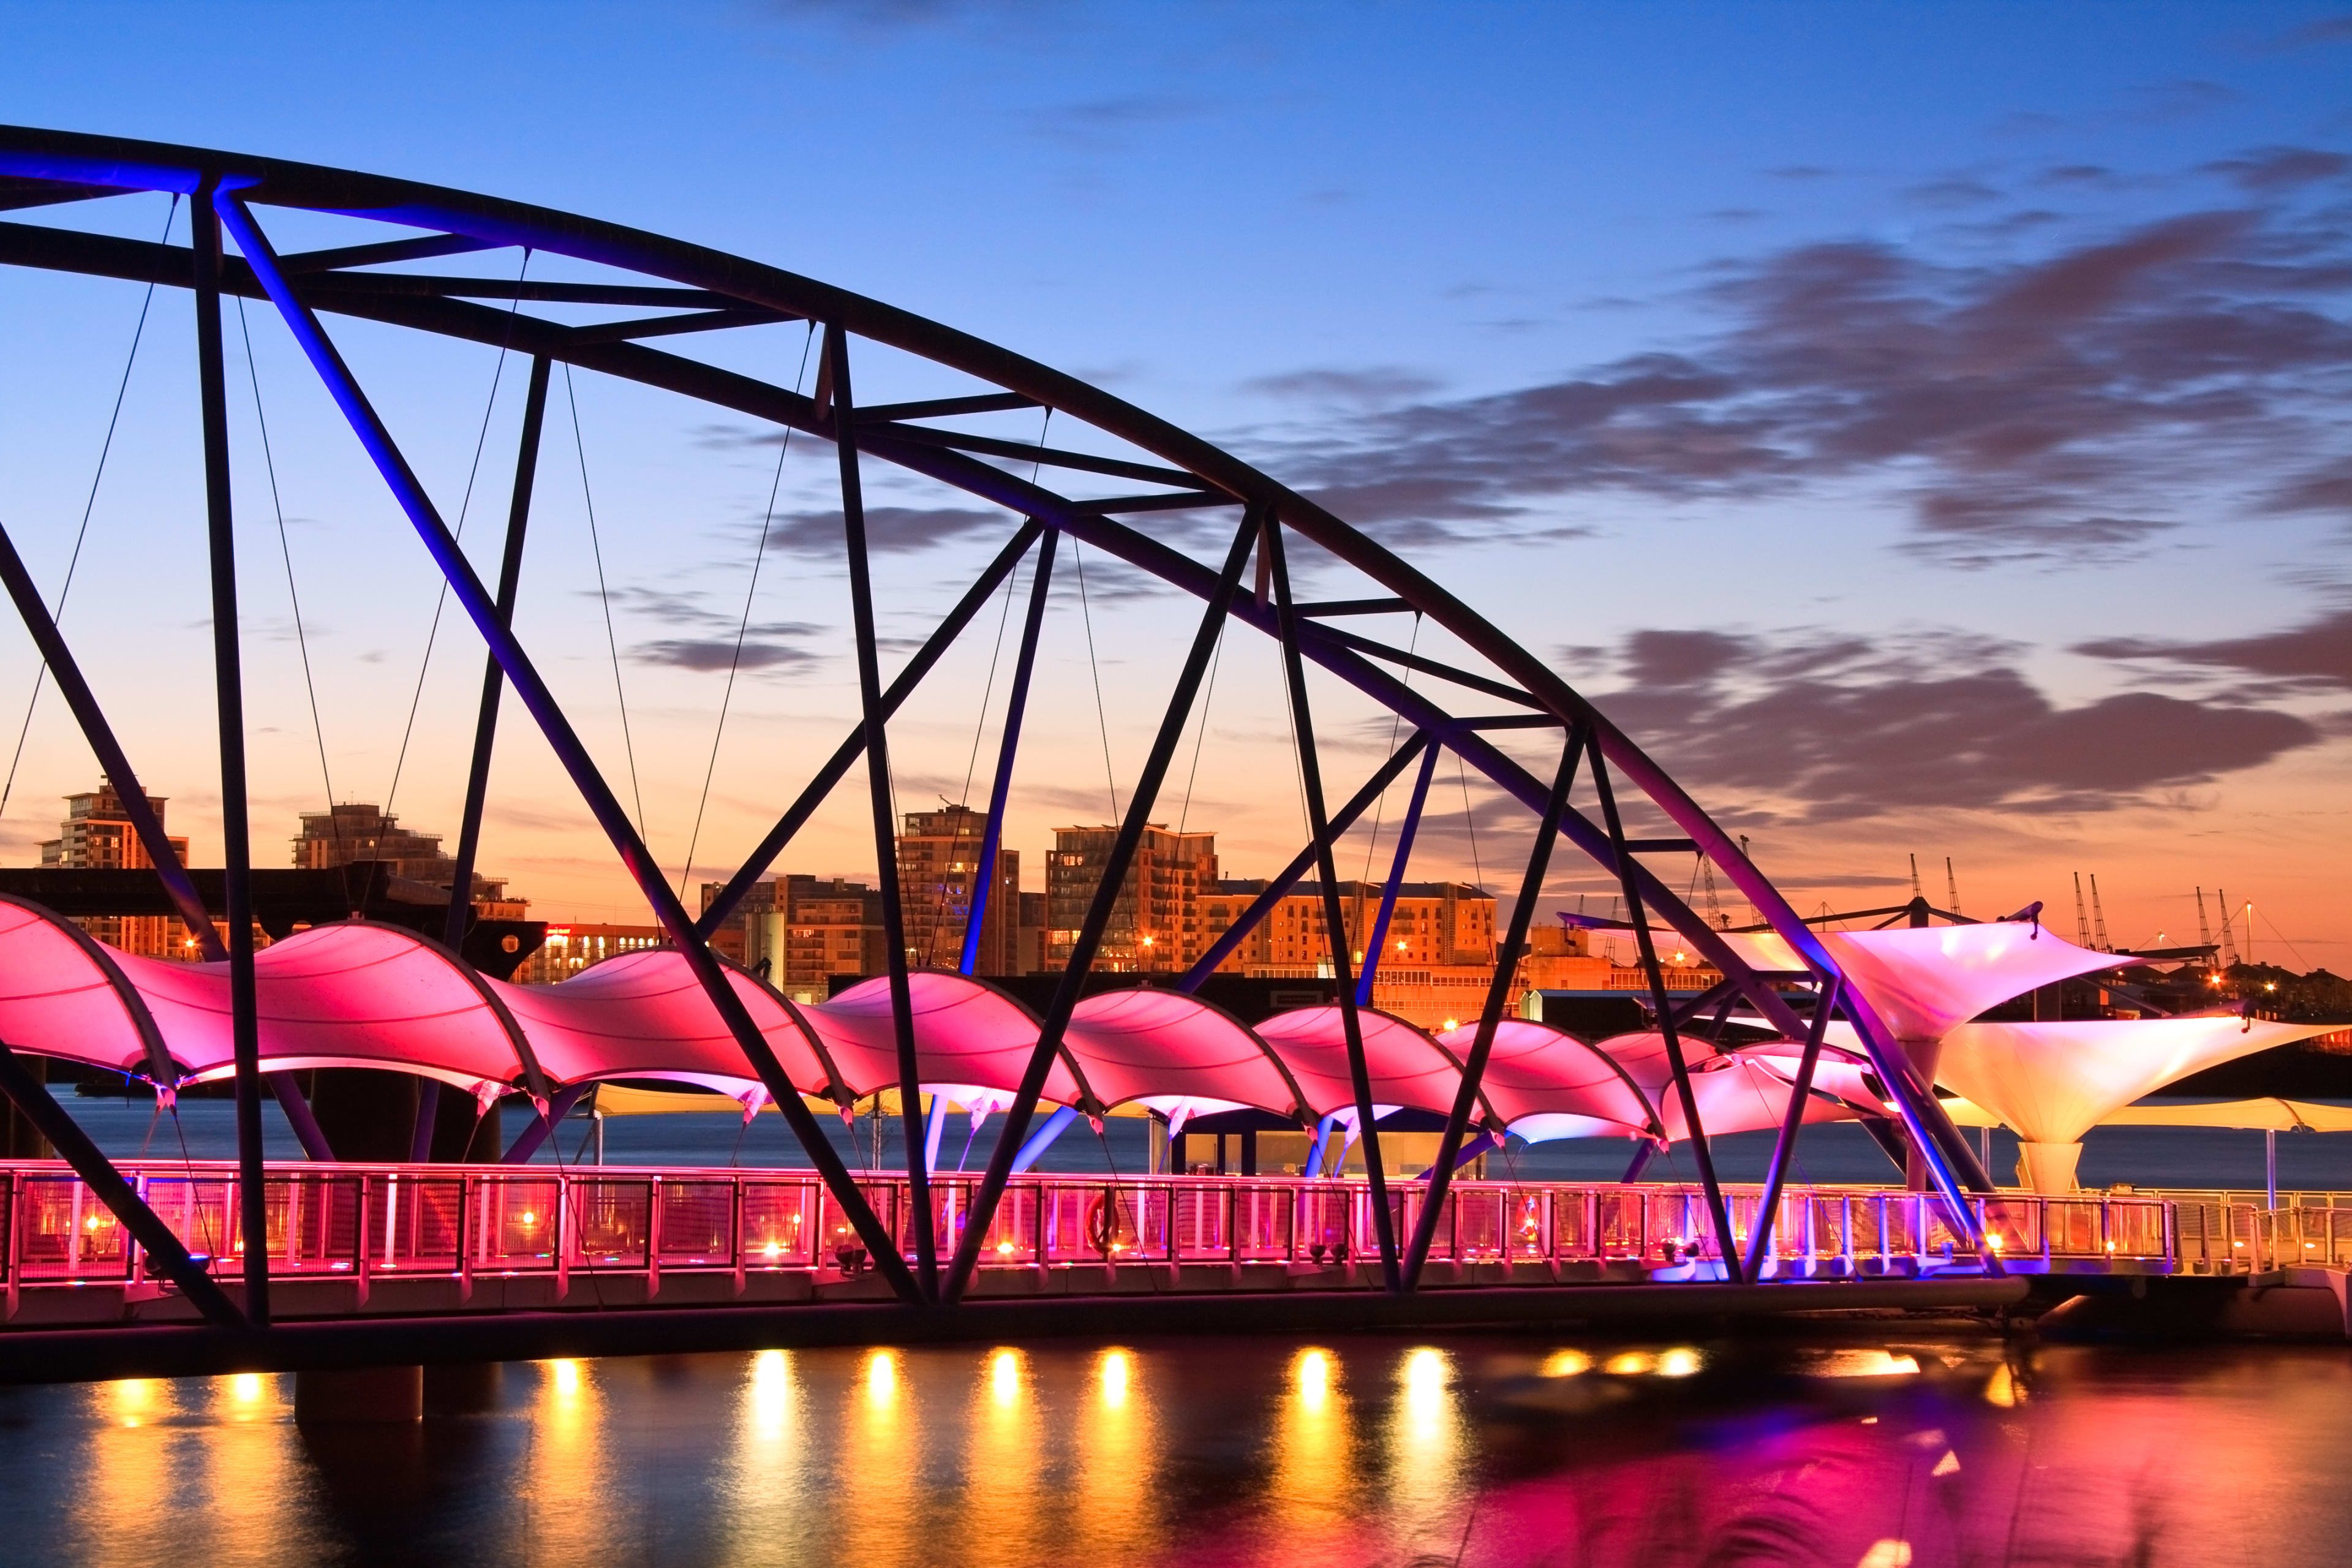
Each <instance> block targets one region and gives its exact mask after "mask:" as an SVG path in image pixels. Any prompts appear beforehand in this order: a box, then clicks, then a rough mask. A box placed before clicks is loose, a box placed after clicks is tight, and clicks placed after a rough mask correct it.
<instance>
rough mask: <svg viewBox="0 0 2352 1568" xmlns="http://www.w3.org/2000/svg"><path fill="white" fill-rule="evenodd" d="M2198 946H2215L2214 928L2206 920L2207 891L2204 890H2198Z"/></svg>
mask: <svg viewBox="0 0 2352 1568" xmlns="http://www.w3.org/2000/svg"><path fill="white" fill-rule="evenodd" d="M2197 944H2198V945H2199V946H2200V947H2210V946H2212V945H2213V928H2212V927H2211V926H2210V925H2209V924H2207V923H2206V920H2205V889H2202V888H2200V889H2197Z"/></svg>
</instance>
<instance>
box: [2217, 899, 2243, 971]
mask: <svg viewBox="0 0 2352 1568" xmlns="http://www.w3.org/2000/svg"><path fill="white" fill-rule="evenodd" d="M2213 901H2214V902H2215V903H2216V904H2218V905H2220V906H2221V967H2222V968H2224V969H2235V968H2237V967H2238V943H2237V939H2236V938H2234V937H2233V936H2231V934H2230V895H2229V893H2228V891H2227V890H2225V889H2221V888H2216V889H2213Z"/></svg>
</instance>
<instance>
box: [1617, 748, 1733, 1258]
mask: <svg viewBox="0 0 2352 1568" xmlns="http://www.w3.org/2000/svg"><path fill="white" fill-rule="evenodd" d="M1587 744H1588V747H1589V749H1590V750H1591V752H1592V786H1593V788H1594V789H1595V790H1596V791H1597V792H1599V794H1600V796H1601V820H1602V822H1604V823H1605V824H1606V825H1607V826H1608V830H1609V844H1610V847H1611V848H1612V850H1613V851H1614V852H1615V858H1616V861H1617V879H1618V881H1619V882H1620V883H1621V884H1622V886H1623V888H1624V889H1625V918H1626V920H1627V921H1628V922H1629V923H1630V924H1631V925H1632V926H1633V943H1634V946H1635V947H1637V948H1638V949H1639V950H1640V951H1641V954H1642V968H1643V972H1644V973H1646V974H1647V975H1648V977H1649V981H1650V996H1651V999H1652V1002H1653V1004H1654V1005H1655V1006H1656V1008H1657V1013H1658V1033H1659V1034H1660V1035H1661V1036H1662V1037H1664V1040H1665V1043H1666V1066H1667V1068H1669V1069H1670V1070H1671V1071H1672V1072H1673V1073H1674V1078H1675V1098H1676V1099H1678V1100H1681V1101H1682V1107H1683V1130H1684V1131H1685V1132H1687V1133H1688V1134H1689V1135H1690V1141H1691V1160H1692V1163H1695V1164H1696V1165H1697V1166H1698V1180H1699V1185H1700V1186H1702V1187H1704V1188H1705V1189H1706V1211H1707V1218H1708V1219H1709V1221H1711V1222H1712V1223H1713V1225H1714V1226H1715V1244H1716V1251H1717V1253H1718V1254H1719V1255H1721V1257H1722V1258H1723V1273H1724V1278H1726V1279H1728V1280H1729V1281H1730V1282H1731V1283H1732V1284H1734V1285H1738V1284H1740V1283H1742V1282H1743V1281H1744V1280H1745V1279H1746V1278H1747V1275H1746V1271H1745V1270H1744V1269H1743V1268H1741V1267H1740V1259H1739V1241H1738V1237H1735V1236H1734V1235H1733V1234H1732V1230H1731V1211H1730V1209H1729V1207H1728V1206H1727V1205H1725V1203H1724V1201H1723V1185H1722V1184H1721V1183H1719V1182H1718V1181H1717V1180H1716V1175H1715V1154H1714V1152H1713V1151H1712V1150H1710V1149H1708V1148H1707V1146H1706V1127H1705V1126H1704V1125H1702V1124H1701V1123H1700V1121H1699V1115H1698V1095H1697V1093H1696V1091H1695V1090H1694V1089H1692V1087H1691V1077H1690V1064H1689V1063H1687V1062H1685V1060H1684V1059H1683V1044H1682V1038H1681V1037H1680V1035H1679V1034H1678V1033H1677V1032H1676V1030H1675V1010H1674V1000H1673V998H1672V997H1671V996H1669V995H1668V994H1667V993H1666V975H1665V971H1664V968H1662V967H1661V966H1660V964H1659V963H1658V947H1657V942H1656V941H1655V940H1654V938H1653V937H1652V936H1651V934H1650V919H1649V916H1648V915H1647V914H1645V913H1644V912H1643V909H1642V890H1641V887H1640V879H1638V878H1637V877H1635V876H1634V875H1633V850H1632V849H1631V848H1630V847H1627V845H1626V843H1625V821H1624V818H1623V817H1622V816H1619V815H1618V812H1617V795H1616V792H1615V791H1613V790H1612V789H1611V788H1610V787H1609V763H1608V759H1607V758H1605V757H1604V756H1602V755H1601V741H1600V737H1599V736H1598V735H1594V736H1593V737H1592V738H1591V740H1590V741H1589V742H1587Z"/></svg>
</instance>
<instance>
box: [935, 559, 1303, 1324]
mask: <svg viewBox="0 0 2352 1568" xmlns="http://www.w3.org/2000/svg"><path fill="white" fill-rule="evenodd" d="M1256 533H1257V520H1256V519H1255V518H1254V517H1244V519H1243V520H1242V526H1241V529H1240V530H1239V531H1237V532H1236V533H1235V534H1234V542H1233V548H1232V549H1231V550H1230V551H1229V552H1227V553H1226V556H1225V563H1224V569H1223V571H1222V572H1221V573H1220V574H1218V576H1217V586H1216V589H1215V591H1214V592H1213V593H1212V594H1211V595H1209V604H1208V608H1207V610H1206V611H1205V612H1204V613H1203V614H1202V616H1201V629H1200V630H1199V631H1198V632H1196V633H1194V634H1193V637H1192V651H1191V653H1189V654H1188V655H1187V656H1186V657H1185V659H1184V667H1183V668H1182V669H1181V671H1179V672H1178V674H1177V677H1176V689H1175V691H1174V692H1173V693H1171V695H1170V697H1169V699H1168V710H1167V712H1165V713H1164V714H1162V715H1161V716H1160V733H1159V735H1158V736H1157V737H1155V738H1154V739H1153V741H1152V742H1151V752H1150V755H1148V756H1147V757H1145V759H1144V762H1143V771H1142V773H1139V774H1138V775H1137V776H1136V780H1135V792H1134V794H1132V795H1129V797H1128V803H1127V816H1126V818H1125V819H1124V820H1123V821H1121V822H1120V823H1119V825H1118V837H1117V838H1115V839H1113V840H1112V841H1111V847H1110V853H1109V855H1108V856H1107V857H1105V858H1104V860H1103V868H1102V880H1101V881H1100V882H1099V883H1097V885H1096V888H1095V896H1094V901H1093V902H1092V903H1090V904H1089V905H1088V906H1087V918H1086V921H1085V923H1083V924H1082V925H1081V926H1079V928H1078V935H1077V940H1076V942H1073V943H1072V944H1071V946H1070V960H1069V963H1067V964H1066V965H1065V966H1064V967H1063V970H1062V978H1061V981H1060V983H1059V984H1056V985H1055V987H1054V999H1053V1001H1052V1002H1051V1003H1049V1004H1048V1005H1046V1008H1045V1020H1044V1022H1043V1023H1042V1024H1041V1025H1040V1026H1039V1028H1038V1031H1037V1044H1036V1047H1035V1048H1034V1049H1033V1050H1032V1051H1031V1052H1030V1053H1029V1062H1028V1065H1027V1066H1026V1067H1024V1068H1023V1069H1022V1073H1021V1087H1020V1088H1019V1089H1016V1090H1014V1092H1013V1103H1012V1104H1011V1105H1010V1106H1008V1107H1006V1108H1005V1112H1004V1124H1003V1126H1002V1127H1000V1128H998V1129H997V1132H996V1144H995V1147H994V1148H993V1149H992V1151H991V1152H990V1153H989V1156H988V1171H987V1173H986V1174H985V1175H983V1176H982V1177H981V1182H980V1190H979V1191H978V1192H977V1193H975V1194H973V1195H972V1200H971V1207H970V1208H969V1209H968V1210H967V1211H966V1213H965V1216H964V1228H963V1235H962V1237H961V1238H960V1239H959V1240H958V1241H957V1243H956V1250H955V1263H954V1265H953V1267H951V1268H950V1269H949V1271H948V1278H947V1281H946V1285H945V1288H944V1289H943V1290H942V1292H941V1300H946V1301H950V1302H953V1301H957V1300H961V1298H962V1296H963V1291H964V1287H965V1286H967V1285H969V1284H970V1283H971V1271H972V1269H973V1268H975V1267H976V1266H977V1265H978V1264H979V1262H980V1244H981V1242H982V1240H983V1239H984V1238H985V1237H987V1235H988V1227H989V1226H990V1225H991V1224H992V1222H993V1221H994V1220H995V1217H996V1205H997V1203H998V1201H999V1200H1000V1199H1002V1198H1003V1195H1004V1184H1005V1181H1006V1180H1007V1178H1009V1177H1010V1176H1011V1175H1012V1173H1013V1158H1014V1156H1015V1155H1016V1154H1017V1153H1018V1152H1020V1150H1021V1147H1022V1141H1023V1138H1024V1135H1025V1134H1026V1133H1027V1132H1028V1131H1029V1121H1030V1118H1031V1117H1033V1116H1034V1115H1035V1114H1036V1112H1037V1097H1038V1096H1039V1095H1040V1094H1042V1093H1044V1092H1045V1074H1046V1073H1047V1071H1048V1070H1050V1069H1051V1068H1052V1067H1053V1065H1054V1058H1055V1055H1056V1053H1058V1052H1059V1051H1060V1050H1061V1048H1062V1037H1063V1035H1064V1034H1065V1033H1066V1031H1067V1030H1068V1028H1069V1026H1070V1015H1071V1014H1072V1012H1074V1011H1075V1010H1076V1007H1077V1005H1078V994H1079V992H1080V991H1082V990H1083V989H1084V988H1085V985H1086V979H1087V973H1088V972H1089V971H1090V970H1091V969H1092V968H1093V967H1094V961H1095V953H1096V952H1097V949H1099V948H1100V947H1101V946H1102V939H1103V931H1104V930H1105V929H1106V928H1107V927H1108V926H1109V924H1110V917H1111V911H1112V910H1114V909H1116V908H1117V907H1118V900H1119V894H1120V892H1121V891H1122V890H1123V889H1124V888H1125V887H1126V885H1127V871H1128V868H1129V865H1131V864H1132V863H1133V861H1134V859H1135V847H1136V846H1137V845H1138V844H1139V843H1141V842H1142V839H1143V830H1144V828H1145V827H1146V826H1149V825H1150V818H1151V808H1152V805H1154V803H1156V802H1157V801H1158V799H1159V797H1160V783H1161V781H1163V780H1164V779H1165V778H1166V777H1167V776H1168V764H1169V763H1170V761H1171V759H1173V758H1174V756H1175V755H1176V746H1177V743H1178V742H1181V740H1182V739H1183V738H1184V727H1185V724H1186V721H1188V720H1190V719H1191V717H1192V701H1193V699H1194V698H1195V697H1196V696H1197V695H1198V694H1199V692H1200V689H1201V679H1202V676H1204V675H1205V674H1207V673H1208V668H1209V656H1210V655H1211V654H1212V653H1213V652H1214V651H1215V650H1216V647H1217V637H1218V634H1219V633H1221V632H1222V631H1223V630H1224V624H1225V612H1226V611H1227V609H1229V608H1230V607H1231V605H1232V604H1233V600H1234V594H1235V592H1236V591H1237V590H1238V589H1239V588H1240V586H1241V580H1242V567H1243V566H1244V565H1245V564H1246V563H1248V561H1249V555H1250V544H1251V542H1252V541H1253V539H1255V537H1256Z"/></svg>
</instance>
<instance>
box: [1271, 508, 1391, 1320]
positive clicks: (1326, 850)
mask: <svg viewBox="0 0 2352 1568" xmlns="http://www.w3.org/2000/svg"><path fill="white" fill-rule="evenodd" d="M1259 528H1260V530H1261V532H1260V535H1259V542H1258V549H1259V550H1260V552H1262V558H1263V559H1264V561H1265V563H1266V568H1267V571H1268V573H1269V574H1270V575H1271V578H1272V582H1273V587H1274V607H1275V618H1276V626H1277V628H1278V630H1279V631H1280V634H1281V641H1282V674H1283V681H1284V683H1285V685H1286V687H1287V689H1288V690H1289V693H1290V723H1291V731H1292V737H1293V740H1294V742H1295V744H1296V745H1297V750H1298V772H1299V782H1300V784H1301V786H1302V788H1303V789H1304V790H1305V792H1306V795H1307V834H1308V836H1309V837H1312V838H1313V839H1314V841H1315V868H1316V875H1317V876H1318V878H1320V879H1321V880H1322V883H1323V940H1324V944H1325V945H1326V946H1327V947H1328V948H1329V949H1330V950H1331V974H1332V978H1333V979H1335V980H1336V981H1337V982H1338V983H1339V1030H1340V1034H1341V1035H1342V1036H1343V1037H1345V1039H1346V1040H1347V1044H1348V1077H1349V1081H1350V1083H1351V1085H1352V1087H1353V1088H1354V1089H1355V1095H1356V1136H1357V1137H1358V1139H1359V1140H1360V1141H1361V1142H1362V1143H1363V1145H1364V1173H1365V1176H1366V1177H1367V1179H1368V1180H1369V1182H1370V1187H1371V1200H1372V1235H1373V1237H1375V1238H1376V1239H1377V1240H1378V1241H1379V1243H1380V1248H1381V1282H1382V1283H1383V1284H1385V1285H1386V1286H1387V1287H1388V1289H1389V1293H1390V1294H1391V1295H1396V1294H1398V1293H1400V1292H1402V1290H1403V1289H1405V1279H1404V1275H1403V1273H1402V1271H1401V1269H1400V1268H1399V1267H1398V1258H1397V1237H1396V1218H1395V1216H1394V1215H1391V1213H1390V1212H1389V1178H1388V1172H1387V1170H1386V1169H1385V1168H1384V1167H1383V1166H1382V1164H1381V1132H1380V1129H1379V1128H1378V1127H1376V1126H1375V1125H1373V1112H1372V1075H1371V1068H1370V1064H1369V1063H1367V1062H1366V1061H1365V1059H1364V1021H1363V1019H1362V1018H1361V1017H1360V1016H1358V1015H1357V1011H1356V987H1355V982H1354V977H1353V976H1352V975H1351V974H1350V973H1349V955H1348V924H1347V921H1346V920H1345V919H1344V918H1343V917H1342V913H1341V910H1340V908H1339V862H1338V859H1337V858H1335V857H1334V856H1333V855H1332V853H1331V846H1332V833H1331V823H1330V819H1329V817H1328V816H1326V815H1325V813H1324V809H1323V766H1322V763H1321V760H1320V757H1319V755H1318V751H1317V748H1316V745H1315V720H1314V716H1313V713H1312V712H1311V711H1310V710H1309V709H1308V707H1307V666H1306V663H1305V661H1304V660H1303V659H1302V658H1300V657H1299V651H1298V627H1299V616H1298V605H1297V600H1296V599H1295V598H1294V597H1293V596H1292V594H1291V591H1290V586H1291V585H1290V563H1289V561H1288V559H1287V552H1286V551H1285V549H1284V548H1283V540H1282V523H1281V521H1280V520H1279V519H1277V518H1276V517H1275V516H1274V515H1273V514H1272V513H1271V511H1267V512H1262V513H1260V515H1259Z"/></svg>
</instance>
